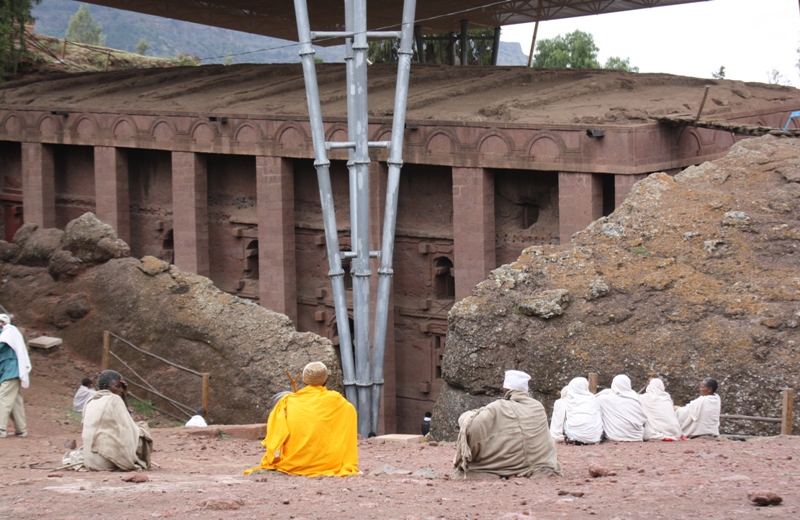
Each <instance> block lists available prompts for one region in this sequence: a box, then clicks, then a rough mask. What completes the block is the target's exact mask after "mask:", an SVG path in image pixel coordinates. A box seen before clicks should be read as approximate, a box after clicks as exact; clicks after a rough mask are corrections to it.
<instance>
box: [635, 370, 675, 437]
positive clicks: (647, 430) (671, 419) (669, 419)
mask: <svg viewBox="0 0 800 520" xmlns="http://www.w3.org/2000/svg"><path fill="white" fill-rule="evenodd" d="M639 402H640V403H642V410H644V415H645V417H646V418H647V421H646V422H645V423H644V440H646V441H650V440H678V439H680V438H681V437H683V432H682V431H681V425H680V424H679V423H678V418H677V416H676V415H675V407H674V405H673V404H672V398H671V397H670V396H669V394H668V393H667V391H666V390H664V382H663V381H662V380H661V379H659V378H657V377H656V378H654V379H651V380H650V383H648V385H647V390H646V391H645V393H644V395H640V396H639Z"/></svg>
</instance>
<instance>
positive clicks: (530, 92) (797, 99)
mask: <svg viewBox="0 0 800 520" xmlns="http://www.w3.org/2000/svg"><path fill="white" fill-rule="evenodd" d="M396 75H397V67H396V65H392V64H375V65H373V66H372V67H370V69H369V109H370V112H369V113H370V117H371V118H372V119H373V120H374V121H380V120H381V119H382V118H386V117H388V116H391V114H392V112H393V110H394V108H393V107H394V95H395V79H396ZM317 78H318V83H319V92H320V101H321V104H322V112H323V116H324V117H325V118H326V119H330V118H342V119H344V118H345V117H346V115H347V103H346V97H345V90H344V86H345V84H346V83H345V68H344V65H341V64H320V65H317ZM706 85H710V90H709V94H708V100H707V101H706V103H705V105H704V108H703V116H704V117H706V118H712V119H725V118H726V117H728V116H730V115H735V114H737V113H742V112H744V113H747V114H753V113H757V112H758V111H761V110H775V109H779V110H781V111H787V112H788V111H791V110H796V109H797V108H800V91H799V90H797V89H795V88H793V87H787V86H780V85H766V84H762V83H743V82H741V81H730V80H712V79H702V78H689V77H683V76H673V75H670V74H639V73H629V72H624V71H613V70H598V69H583V70H575V69H529V68H526V67H451V66H443V65H426V64H414V65H412V67H411V77H410V82H409V91H408V114H407V117H408V120H410V121H425V120H438V121H469V122H501V123H515V124H537V125H538V124H556V125H559V124H581V125H585V124H611V125H631V124H641V123H646V122H653V121H655V119H654V118H657V117H661V116H665V115H682V114H684V115H685V114H690V115H692V116H695V115H696V114H697V111H698V109H699V108H700V104H701V102H702V100H703V97H704V90H705V89H704V87H705V86H706ZM0 106H7V107H26V108H28V109H35V108H37V107H42V108H47V109H53V108H56V109H69V110H85V111H94V110H104V109H107V110H125V111H136V110H148V111H171V112H188V113H198V112H199V113H203V114H220V115H225V116H234V115H236V114H242V115H248V116H255V115H262V116H267V117H269V116H276V117H279V118H286V117H293V118H295V117H297V118H300V119H307V118H308V105H307V101H306V96H305V86H304V80H303V72H302V67H301V65H299V64H270V65H254V64H241V65H232V66H228V67H226V66H223V65H207V66H201V67H178V68H170V69H146V70H121V71H115V72H106V73H92V74H80V75H56V76H52V77H35V78H29V79H25V78H23V79H20V80H17V81H10V82H8V83H7V84H4V85H2V86H0Z"/></svg>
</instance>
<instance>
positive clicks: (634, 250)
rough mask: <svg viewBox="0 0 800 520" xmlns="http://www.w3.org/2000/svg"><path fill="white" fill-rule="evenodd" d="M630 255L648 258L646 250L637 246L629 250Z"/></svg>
mask: <svg viewBox="0 0 800 520" xmlns="http://www.w3.org/2000/svg"><path fill="white" fill-rule="evenodd" d="M631 253H633V254H635V255H647V256H649V253H648V252H647V249H645V248H644V247H643V246H638V247H634V248H632V249H631Z"/></svg>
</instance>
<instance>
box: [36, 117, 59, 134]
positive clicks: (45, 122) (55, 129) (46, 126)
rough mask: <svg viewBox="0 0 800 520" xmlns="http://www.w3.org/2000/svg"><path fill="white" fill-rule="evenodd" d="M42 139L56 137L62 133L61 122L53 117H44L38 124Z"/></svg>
mask: <svg viewBox="0 0 800 520" xmlns="http://www.w3.org/2000/svg"><path fill="white" fill-rule="evenodd" d="M36 128H37V130H38V131H39V135H40V136H41V137H55V136H56V134H58V133H59V132H61V121H59V120H58V119H56V118H55V117H53V116H51V115H44V116H42V117H40V118H39V120H38V121H37V122H36Z"/></svg>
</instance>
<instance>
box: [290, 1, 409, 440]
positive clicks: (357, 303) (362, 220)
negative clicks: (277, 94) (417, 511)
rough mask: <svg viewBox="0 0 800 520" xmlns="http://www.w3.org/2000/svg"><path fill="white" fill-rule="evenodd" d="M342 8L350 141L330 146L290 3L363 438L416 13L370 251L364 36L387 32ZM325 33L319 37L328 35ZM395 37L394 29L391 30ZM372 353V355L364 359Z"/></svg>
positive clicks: (355, 9)
mask: <svg viewBox="0 0 800 520" xmlns="http://www.w3.org/2000/svg"><path fill="white" fill-rule="evenodd" d="M344 5H345V32H344V33H342V36H344V37H345V42H346V55H345V64H346V65H345V67H346V74H345V75H346V78H347V86H346V88H347V126H348V132H347V133H348V143H347V144H346V145H342V144H341V143H339V145H337V146H331V143H326V142H325V132H324V127H323V122H322V109H321V105H320V100H319V88H318V84H317V76H316V68H315V65H314V48H313V46H312V44H311V41H312V37H313V34H312V32H311V25H310V20H309V13H308V6H307V4H306V0H294V7H295V14H296V18H297V33H298V40H299V43H300V59H301V62H302V65H303V77H304V79H305V85H306V99H307V101H308V113H309V121H310V125H311V137H312V140H313V144H314V166H315V168H316V170H317V180H318V183H319V190H320V203H321V207H322V216H323V223H324V227H325V241H326V244H327V253H328V264H329V269H330V270H329V273H328V275H329V276H330V278H331V285H332V289H333V299H334V306H335V309H336V321H337V326H338V330H339V348H340V352H341V358H342V372H343V374H344V385H345V397H346V398H347V400H348V401H350V402H351V403H352V404H353V405H354V406H355V407H356V411H357V412H358V433H359V434H360V435H361V436H362V437H367V436H369V435H370V434H372V433H377V431H378V422H379V419H380V401H381V393H382V389H383V383H384V380H383V363H384V354H385V349H386V333H387V330H386V328H387V322H388V316H389V297H390V293H391V281H392V275H393V271H392V259H393V256H394V235H395V226H396V223H397V199H398V193H399V185H400V170H401V168H402V166H403V161H402V152H403V137H404V128H405V116H406V107H407V100H408V81H409V75H410V70H411V57H412V55H413V50H412V42H413V38H414V14H415V11H416V0H405V1H404V3H403V20H402V26H401V31H400V33H399V36H400V48H399V50H398V66H397V87H396V91H395V102H394V119H393V121H392V138H391V141H390V142H389V143H388V148H389V160H388V167H389V168H388V169H389V172H388V179H387V183H386V184H387V187H386V207H385V210H384V222H383V233H382V236H381V250H380V253H371V252H370V247H369V246H370V242H369V238H370V237H369V224H370V215H369V162H370V159H369V148H370V147H386V146H387V143H385V142H369V135H368V132H369V130H368V124H369V121H368V99H367V65H368V64H367V49H368V45H367V38H368V37H370V36H375V37H386V34H387V33H386V32H381V33H378V32H372V33H371V32H369V31H368V30H367V0H344ZM329 35H330V34H329V33H326V34H325V36H329ZM394 36H395V37H396V36H397V34H395V35H394ZM343 147H346V148H348V170H349V182H350V228H351V232H350V235H351V244H352V247H351V249H352V250H351V251H350V252H342V251H340V249H339V239H338V230H337V226H336V215H335V212H334V201H333V192H332V190H331V180H330V160H329V159H328V154H327V150H328V149H330V148H343ZM371 257H372V258H375V257H379V258H380V267H379V269H378V294H377V297H376V308H375V329H374V332H373V344H372V349H370V308H369V306H370V278H371V275H372V272H371V270H370V258H371ZM342 258H352V265H353V267H352V270H351V273H352V275H353V321H354V325H355V338H354V339H355V341H354V347H355V348H354V350H353V349H351V348H350V347H351V345H353V343H352V342H351V338H350V328H349V326H348V310H347V301H346V297H345V290H344V271H343V270H342ZM370 350H372V356H371V358H370Z"/></svg>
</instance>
